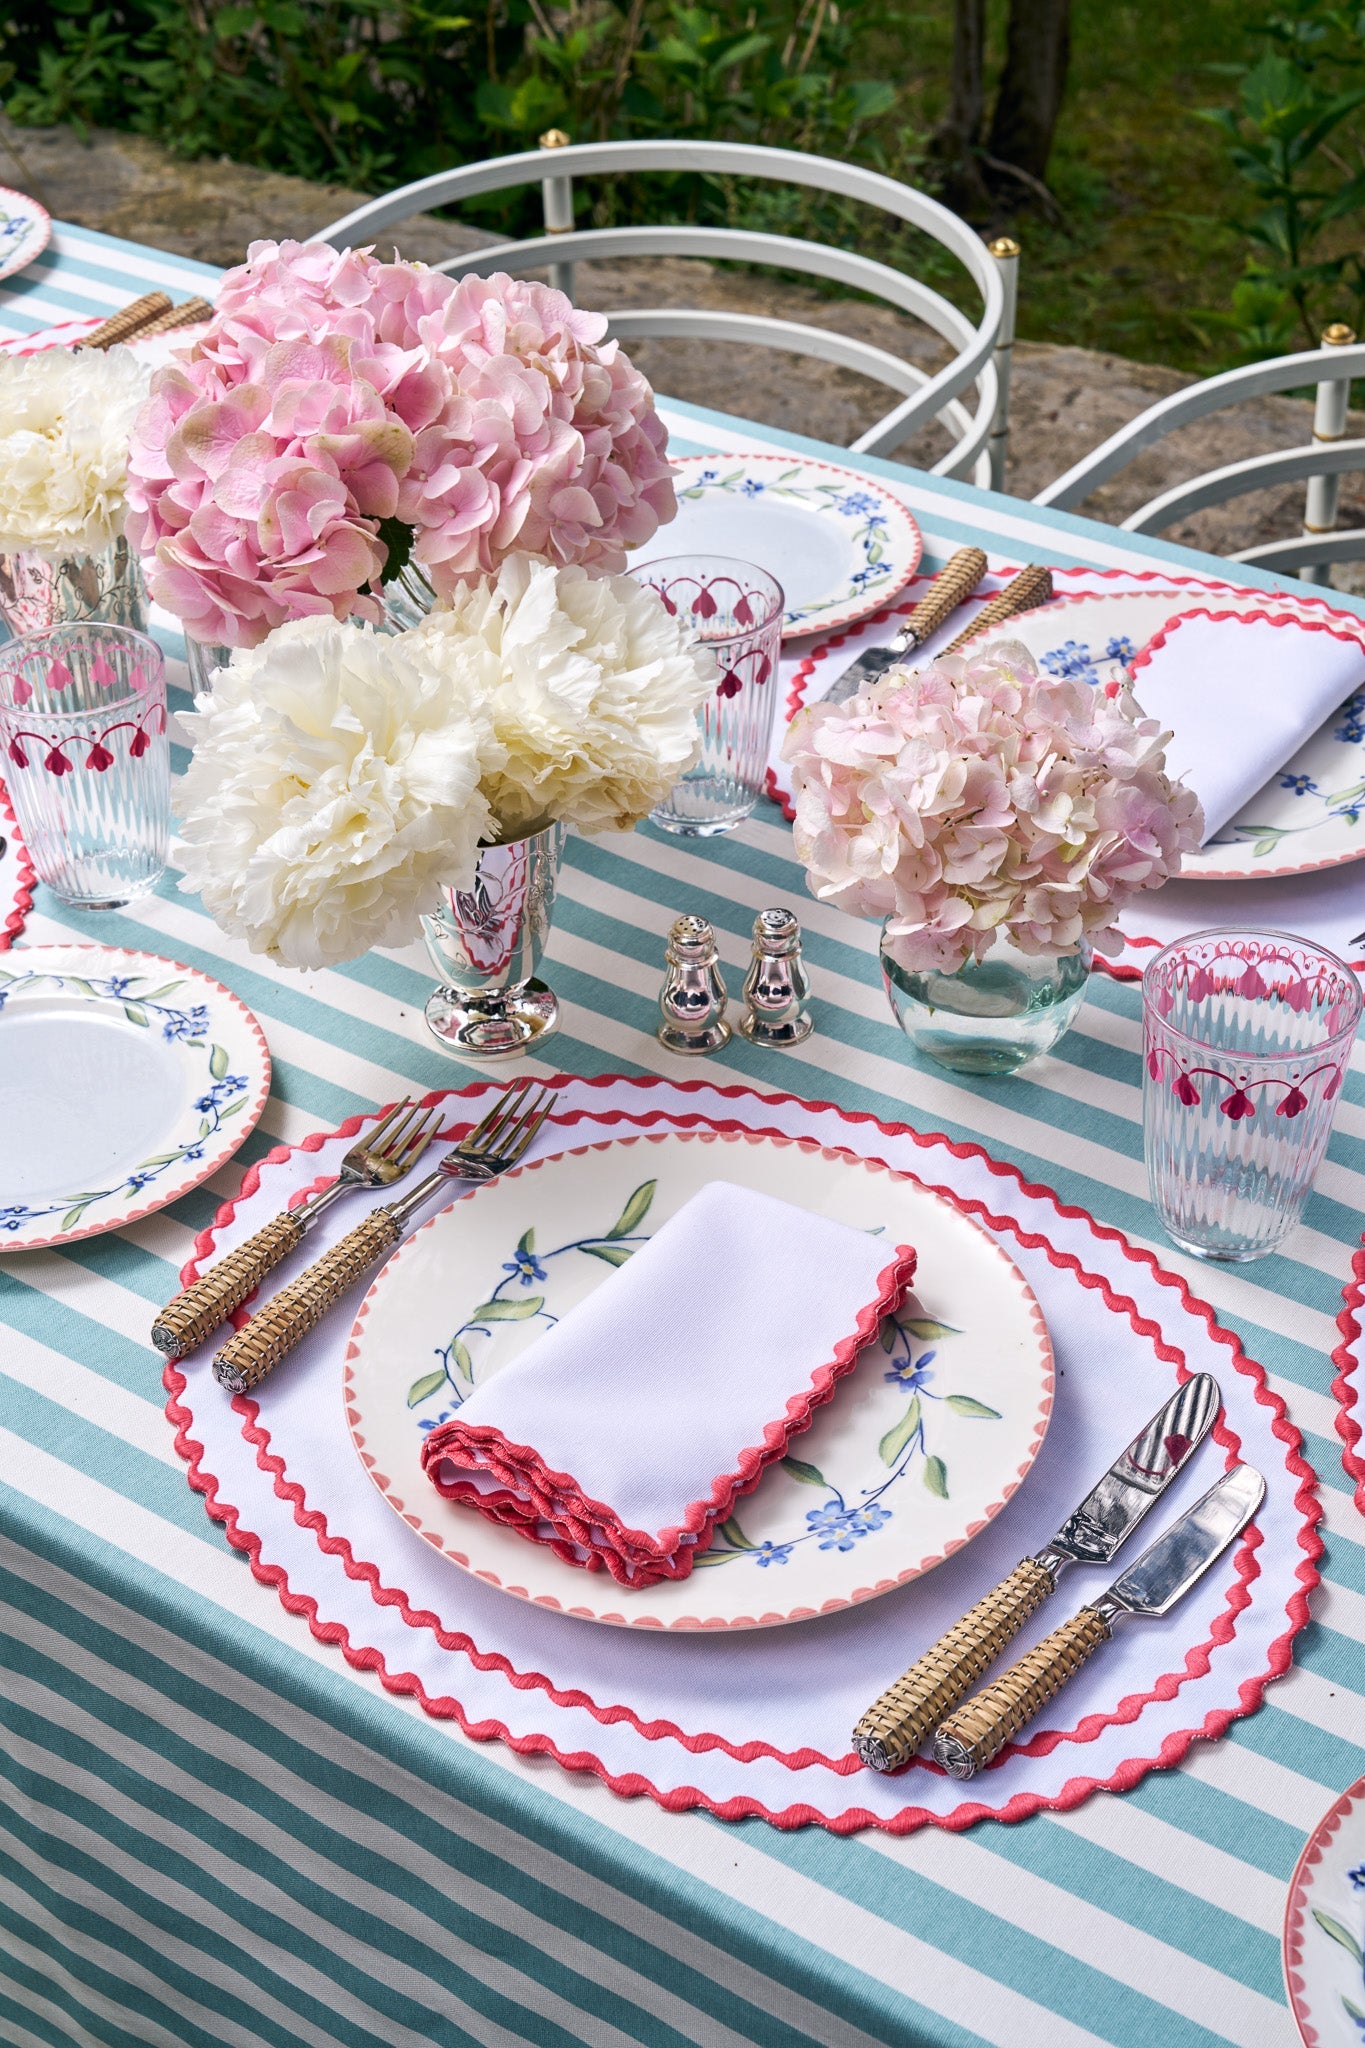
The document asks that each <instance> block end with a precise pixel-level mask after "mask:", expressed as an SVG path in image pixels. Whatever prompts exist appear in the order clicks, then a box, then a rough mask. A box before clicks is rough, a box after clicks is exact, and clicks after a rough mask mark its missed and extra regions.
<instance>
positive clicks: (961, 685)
mask: <svg viewBox="0 0 1365 2048" xmlns="http://www.w3.org/2000/svg"><path fill="white" fill-rule="evenodd" d="M1111 689H1112V694H1111V693H1110V692H1109V691H1105V690H1096V689H1092V688H1091V687H1090V686H1089V685H1087V684H1085V683H1081V682H1078V681H1075V680H1073V679H1071V678H1066V677H1057V676H1047V675H1040V674H1039V673H1038V672H1037V670H1036V669H1035V667H1034V665H1033V660H1032V657H1031V656H1030V655H1029V654H1028V653H1027V652H1026V651H1025V650H1024V649H1023V648H1022V647H1017V646H1014V647H1011V646H1004V647H1001V646H999V645H997V646H995V647H992V648H990V649H989V650H987V651H985V652H983V653H982V654H980V655H978V656H977V657H976V658H975V659H972V658H970V657H968V658H962V657H954V656H946V657H944V658H943V659H941V660H939V661H936V662H934V663H932V664H931V665H930V666H929V667H927V668H925V669H922V670H920V671H919V672H918V673H915V674H910V673H907V672H905V671H903V670H892V671H891V672H890V673H889V674H888V675H887V676H885V677H884V678H882V680H881V681H880V682H879V683H877V684H876V685H875V687H873V688H872V689H870V690H868V691H867V692H866V693H865V694H864V695H862V696H858V697H853V698H850V699H849V700H848V702H846V703H843V704H816V705H812V706H810V707H808V708H807V709H805V710H803V711H801V712H799V713H798V715H797V716H796V718H795V719H794V720H793V721H792V724H791V727H790V729H789V731H788V733H787V737H786V741H785V743H784V746H783V754H784V757H785V759H786V760H788V761H789V762H790V763H791V764H792V780H793V784H794V787H795V792H796V827H795V837H796V850H797V853H798V855H799V857H800V859H801V860H802V861H803V862H804V863H805V865H806V868H807V871H808V881H809V885H810V887H811V889H812V891H813V893H814V894H815V895H816V896H818V897H821V898H823V899H824V900H826V901H829V902H833V903H837V904H839V905H840V906H841V908H843V909H845V910H849V911H852V912H853V913H854V915H856V916H860V917H875V918H880V919H884V920H886V930H885V942H886V944H887V946H888V947H889V949H890V950H891V952H892V953H893V954H894V956H895V958H896V959H897V960H898V961H899V963H900V964H901V966H903V967H904V968H906V969H907V970H908V971H910V972H912V973H926V972H929V971H931V970H937V971H938V972H940V973H948V974H952V973H955V972H956V971H957V970H958V969H959V968H961V967H963V966H965V965H966V964H967V963H968V962H969V961H980V960H981V959H983V958H984V956H985V955H986V954H987V953H988V952H989V951H990V949H991V947H992V946H993V945H994V944H995V942H996V939H997V937H1000V936H1004V937H1007V938H1008V939H1010V940H1011V941H1012V942H1013V943H1014V945H1015V946H1017V947H1018V948H1019V949H1020V951H1022V952H1024V953H1029V954H1034V955H1039V954H1051V955H1055V954H1063V953H1069V952H1074V951H1075V950H1076V948H1077V947H1078V946H1079V945H1080V944H1081V943H1082V942H1083V941H1086V940H1088V941H1090V942H1091V943H1092V944H1094V945H1096V946H1098V947H1099V948H1100V949H1101V951H1117V950H1118V946H1119V943H1120V941H1119V939H1118V935H1117V933H1115V932H1114V931H1113V926H1114V922H1115V919H1116V918H1117V916H1118V914H1119V912H1120V911H1121V910H1122V909H1123V907H1124V905H1125V904H1126V903H1128V902H1130V901H1131V900H1132V898H1133V897H1135V896H1136V895H1138V894H1139V893H1140V892H1141V891H1142V890H1144V889H1150V888H1154V887H1156V886H1157V885H1158V884H1159V883H1161V882H1164V881H1165V880H1166V878H1167V877H1168V876H1169V875H1173V874H1176V873H1178V871H1179V869H1180V864H1181V859H1182V856H1183V855H1184V854H1186V853H1189V852H1193V851H1194V849H1195V848H1196V847H1197V846H1198V845H1199V842H1200V839H1201V837H1202V834H1203V816H1202V813H1201V811H1200V808H1199V803H1198V799H1197V798H1196V797H1195V795H1194V793H1193V791H1192V790H1189V789H1187V788H1186V787H1185V786H1184V784H1183V783H1180V782H1173V781H1172V780H1171V779H1170V778H1169V776H1168V775H1167V774H1166V761H1165V747H1166V742H1167V741H1168V740H1169V738H1170V734H1169V733H1166V732H1163V731H1162V730H1161V728H1160V726H1159V724H1158V723H1157V721H1156V720H1155V719H1151V718H1144V716H1143V715H1142V712H1141V710H1140V708H1139V706H1138V704H1137V702H1136V700H1135V698H1134V697H1133V695H1132V693H1131V691H1129V690H1128V689H1126V688H1122V687H1119V688H1112V686H1111Z"/></svg>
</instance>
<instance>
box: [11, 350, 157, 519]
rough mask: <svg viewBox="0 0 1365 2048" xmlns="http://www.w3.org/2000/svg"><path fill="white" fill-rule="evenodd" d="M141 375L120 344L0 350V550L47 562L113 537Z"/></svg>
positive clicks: (144, 373)
mask: <svg viewBox="0 0 1365 2048" xmlns="http://www.w3.org/2000/svg"><path fill="white" fill-rule="evenodd" d="M150 379H151V372H150V369H149V368H148V367H147V366H146V365H145V364H143V363H140V362H139V361H138V360H137V358H136V356H134V355H133V354H132V353H131V351H130V350H128V349H126V348H111V349H108V350H105V351H103V352H101V351H100V350H99V349H79V350H75V351H73V350H71V349H64V348H52V349H43V350H41V351H40V352H39V353H38V354H37V355H32V356H3V357H0V549H4V550H6V551H8V552H17V551H18V550H20V549H24V548H32V549H33V550H34V551H35V552H37V553H38V554H42V555H46V556H48V557H49V558H52V559H56V558H57V557H59V556H62V555H71V554H91V555H93V554H98V553H99V552H100V550H101V549H103V548H107V547H109V546H110V545H111V544H112V543H113V542H114V541H115V540H117V538H118V536H119V535H120V534H121V533H122V531H123V512H124V486H125V484H126V482H127V475H128V440H129V436H130V435H131V433H132V429H133V421H134V419H135V418H136V417H137V413H138V409H139V407H140V406H141V404H142V402H143V400H144V399H145V398H146V396H147V387H148V384H149V382H150Z"/></svg>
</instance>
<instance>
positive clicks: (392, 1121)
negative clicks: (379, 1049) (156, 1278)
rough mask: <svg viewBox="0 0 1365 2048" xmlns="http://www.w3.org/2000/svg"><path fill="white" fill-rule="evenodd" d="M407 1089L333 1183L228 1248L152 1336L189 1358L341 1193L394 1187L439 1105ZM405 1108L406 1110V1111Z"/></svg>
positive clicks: (420, 1149) (166, 1312)
mask: <svg viewBox="0 0 1365 2048" xmlns="http://www.w3.org/2000/svg"><path fill="white" fill-rule="evenodd" d="M411 1102H412V1097H411V1096H410V1095H405V1096H404V1097H403V1100H402V1101H401V1102H395V1104H394V1105H393V1108H392V1109H391V1110H389V1112H388V1114H387V1115H386V1116H383V1117H381V1118H380V1120H379V1122H378V1123H377V1124H376V1125H375V1126H374V1128H373V1130H370V1131H367V1132H365V1134H364V1135H363V1136H362V1137H359V1138H357V1139H356V1141H355V1143H354V1145H352V1147H351V1149H350V1151H349V1152H348V1153H347V1154H346V1156H345V1158H344V1159H343V1160H342V1162H341V1171H340V1173H339V1174H338V1176H337V1178H336V1179H335V1180H334V1181H333V1182H332V1183H331V1185H330V1187H325V1188H323V1189H321V1190H320V1192H319V1193H318V1194H315V1195H310V1196H309V1197H308V1200H307V1201H306V1202H301V1203H300V1204H299V1206H298V1208H297V1209H286V1210H284V1211H283V1212H282V1213H281V1214H280V1215H278V1216H272V1217H271V1219H270V1221H269V1223H266V1224H264V1225H263V1226H262V1227H261V1229H260V1230H258V1231H257V1232H256V1234H255V1236H254V1237H249V1238H248V1239H247V1241H246V1243H245V1244H239V1245H238V1246H237V1247H236V1249H235V1250H233V1251H230V1252H228V1253H226V1254H225V1256H224V1257H223V1258H221V1259H219V1261H218V1263H217V1264H216V1265H215V1266H211V1267H210V1268H209V1270H208V1272H207V1273H205V1274H203V1275H202V1276H201V1277H200V1278H199V1279H198V1280H196V1281H194V1282H193V1283H192V1284H191V1285H190V1286H189V1287H186V1288H185V1289H183V1291H182V1292H181V1293H179V1294H177V1295H176V1297H175V1299H174V1301H170V1302H167V1304H166V1306H165V1308H163V1309H162V1310H161V1312H160V1314H159V1315H158V1316H157V1319H156V1321H155V1322H154V1323H153V1324H152V1342H153V1344H155V1346H156V1348H157V1350H158V1351H164V1352H165V1354H166V1356H167V1357H168V1358H184V1357H185V1355H186V1354H187V1353H188V1352H191V1351H196V1350H197V1349H198V1348H199V1346H200V1345H201V1344H202V1343H203V1341H204V1339H205V1338H206V1337H209V1336H212V1334H213V1332H214V1331H215V1330H216V1329H218V1328H219V1327H220V1326H221V1325H222V1324H223V1323H225V1322H226V1321H227V1319H228V1317H229V1316H230V1315H231V1314H232V1311H233V1310H234V1309H235V1308H240V1307H241V1305H242V1303H243V1302H244V1301H245V1300H246V1298H247V1296H248V1295H249V1294H250V1293H251V1292H252V1290H253V1289H254V1288H257V1287H259V1286H260V1284H261V1282H262V1280H264V1278H265V1276H266V1274H267V1273H269V1272H272V1271H273V1270H274V1268H275V1267H276V1266H278V1265H279V1263H280V1260H281V1259H284V1258H287V1257H288V1256H289V1254H290V1252H292V1251H296V1250H297V1249H298V1247H299V1246H300V1245H301V1244H302V1242H303V1239H304V1236H305V1234H306V1233H307V1232H308V1231H309V1230H310V1229H311V1228H312V1226H313V1225H314V1224H315V1223H316V1222H317V1220H318V1218H319V1216H323V1215H325V1214H326V1212H327V1210H328V1209H330V1208H331V1206H332V1204H333V1202H335V1201H336V1200H337V1199H338V1197H339V1196H341V1195H345V1194H349V1193H350V1192H351V1191H352V1190H353V1189H355V1188H389V1187H392V1186H393V1185H394V1183H395V1181H400V1180H401V1179H402V1178H403V1176H404V1174H405V1173H409V1172H410V1171H411V1170H412V1168H413V1167H414V1166H416V1164H417V1162H418V1160H419V1159H420V1158H421V1156H422V1154H423V1153H424V1152H425V1151H426V1149H427V1146H428V1144H429V1143H430V1141H431V1139H432V1137H433V1136H434V1135H435V1131H436V1128H437V1126H438V1125H439V1123H440V1120H441V1112H440V1109H439V1107H435V1108H431V1109H425V1110H423V1109H413V1108H410V1107H409V1105H410V1104H411ZM405 1111H406V1112H407V1113H406V1115H405V1114H404V1112H405Z"/></svg>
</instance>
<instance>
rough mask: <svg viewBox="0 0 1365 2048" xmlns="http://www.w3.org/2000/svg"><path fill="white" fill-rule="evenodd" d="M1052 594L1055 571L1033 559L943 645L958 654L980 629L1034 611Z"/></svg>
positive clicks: (951, 652)
mask: <svg viewBox="0 0 1365 2048" xmlns="http://www.w3.org/2000/svg"><path fill="white" fill-rule="evenodd" d="M1051 595H1052V571H1051V569H1045V568H1044V567H1043V566H1042V565H1041V563H1038V562H1031V563H1030V564H1029V566H1028V568H1027V569H1021V570H1020V571H1019V574H1018V575H1017V576H1016V577H1015V579H1014V581H1013V582H1012V583H1007V584H1006V585H1005V587H1004V589H1003V590H998V591H997V592H996V594H995V596H994V597H993V598H991V600H990V602H989V603H988V604H983V605H982V607H981V609H980V611H979V612H978V613H977V615H976V617H975V618H974V619H973V620H972V623H971V624H970V626H967V627H965V628H964V629H963V631H962V632H961V633H959V634H958V636H957V638H956V640H954V641H953V642H952V644H951V645H950V646H948V647H945V648H944V650H943V651H944V653H945V654H956V653H957V650H958V648H959V647H965V645H966V644H967V642H968V641H969V640H974V639H975V638H976V636H977V634H978V633H981V632H984V631H985V629H986V628H987V627H988V626H1002V625H1003V624H1004V622H1005V620H1006V619H1013V618H1015V617H1017V616H1018V614H1019V613H1020V612H1031V611H1033V610H1035V609H1036V607H1037V606H1038V605H1040V604H1046V603H1047V601H1048V599H1049V598H1050V597H1051Z"/></svg>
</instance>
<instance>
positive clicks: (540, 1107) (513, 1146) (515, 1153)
mask: <svg viewBox="0 0 1365 2048" xmlns="http://www.w3.org/2000/svg"><path fill="white" fill-rule="evenodd" d="M554 1099H555V1098H554V1091H553V1089H547V1090H546V1092H545V1095H544V1097H543V1099H541V1100H539V1101H538V1102H537V1104H536V1107H535V1109H534V1110H532V1111H531V1113H530V1115H529V1116H528V1117H527V1118H526V1119H525V1121H524V1122H523V1123H522V1124H521V1125H520V1127H519V1128H518V1129H517V1130H516V1131H514V1132H513V1134H512V1137H511V1138H510V1140H509V1141H508V1142H507V1143H506V1144H504V1145H502V1146H501V1147H500V1148H499V1150H500V1152H501V1155H502V1157H503V1158H504V1159H505V1160H507V1161H508V1162H509V1164H510V1163H511V1162H512V1161H513V1160H516V1159H520V1157H521V1155H522V1153H523V1152H524V1151H525V1150H526V1148H527V1146H528V1145H529V1144H530V1142H531V1140H532V1138H534V1136H535V1134H536V1132H537V1131H538V1130H539V1129H540V1127H541V1125H542V1124H543V1123H544V1121H545V1119H546V1117H547V1116H548V1115H549V1114H550V1107H551V1104H552V1103H553V1102H554Z"/></svg>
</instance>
